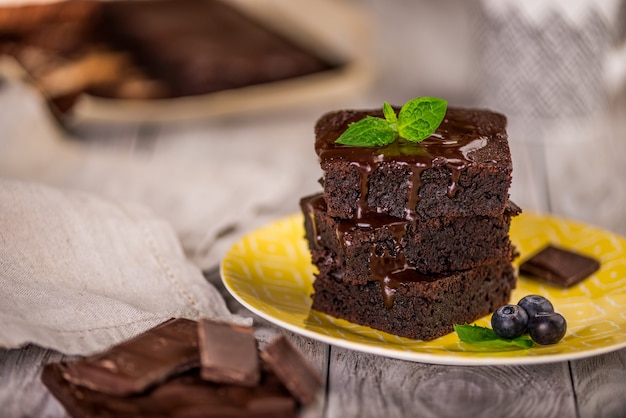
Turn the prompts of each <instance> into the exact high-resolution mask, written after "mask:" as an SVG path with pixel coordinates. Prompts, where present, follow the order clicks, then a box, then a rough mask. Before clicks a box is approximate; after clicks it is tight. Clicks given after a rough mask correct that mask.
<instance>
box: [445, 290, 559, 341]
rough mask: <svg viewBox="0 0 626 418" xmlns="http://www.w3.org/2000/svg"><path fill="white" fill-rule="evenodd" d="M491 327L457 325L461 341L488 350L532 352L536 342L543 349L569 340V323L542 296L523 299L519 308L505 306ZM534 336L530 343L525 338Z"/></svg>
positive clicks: (494, 318)
mask: <svg viewBox="0 0 626 418" xmlns="http://www.w3.org/2000/svg"><path fill="white" fill-rule="evenodd" d="M491 327H492V328H493V329H489V328H486V327H480V326H477V325H473V326H472V325H467V324H466V325H455V326H454V330H455V331H456V333H457V335H458V336H459V339H460V340H461V341H463V342H465V343H469V344H474V345H481V346H488V347H491V348H494V349H500V348H502V349H508V348H511V347H515V346H518V347H522V348H530V347H532V346H533V345H534V343H533V342H535V343H537V344H541V345H549V344H556V343H558V342H559V341H561V339H562V338H563V337H564V336H565V332H566V331H567V322H566V321H565V318H564V317H563V316H562V315H561V314H559V313H557V312H554V307H553V305H552V303H551V302H550V301H549V300H548V299H546V298H544V297H543V296H539V295H528V296H525V297H523V298H522V299H521V300H520V301H519V302H518V303H517V305H512V304H510V305H504V306H501V307H499V308H498V309H496V311H495V312H494V313H493V315H492V316H491ZM524 333H528V334H529V335H530V339H529V338H528V337H526V336H524V335H523V334H524Z"/></svg>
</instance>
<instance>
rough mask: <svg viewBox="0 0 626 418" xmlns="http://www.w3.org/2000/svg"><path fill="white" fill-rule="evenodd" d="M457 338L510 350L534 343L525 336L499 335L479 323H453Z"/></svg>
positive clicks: (466, 341)
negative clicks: (510, 337) (509, 337)
mask: <svg viewBox="0 0 626 418" xmlns="http://www.w3.org/2000/svg"><path fill="white" fill-rule="evenodd" d="M454 330H455V331H456V333H457V335H458V336H459V339H460V340H461V341H463V342H464V343H468V344H472V345H477V346H481V347H486V348H491V349H494V350H510V349H520V348H530V347H533V346H534V345H535V343H533V341H532V340H531V339H530V338H528V337H525V336H522V337H517V338H513V339H506V338H502V337H500V336H499V335H498V334H496V333H495V332H494V331H493V330H492V329H491V328H487V327H481V326H480V325H468V324H465V325H458V324H457V325H455V326H454Z"/></svg>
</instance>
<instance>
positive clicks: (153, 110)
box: [0, 0, 373, 125]
mask: <svg viewBox="0 0 626 418" xmlns="http://www.w3.org/2000/svg"><path fill="white" fill-rule="evenodd" d="M223 1H225V2H227V3H229V4H231V5H233V6H235V7H238V8H241V9H242V10H243V11H244V12H245V13H247V14H249V15H251V16H252V17H254V18H256V19H257V20H259V21H260V22H262V23H263V24H265V25H266V26H268V27H269V28H271V29H273V30H274V31H276V32H278V33H280V34H282V35H283V36H285V37H287V38H288V39H290V40H291V41H293V42H295V43H297V44H300V45H302V46H304V47H306V48H308V49H309V50H311V51H312V52H314V53H316V54H317V55H318V56H320V57H321V58H324V59H327V60H328V61H331V62H339V63H341V65H339V66H337V67H336V68H332V69H329V70H325V71H320V72H317V73H314V74H310V75H305V76H300V77H294V78H289V79H284V80H281V81H275V82H269V83H264V84H256V85H250V86H246V87H240V88H234V89H229V90H221V91H217V92H212V93H208V94H201V95H194V96H184V97H175V98H164V99H117V98H103V97H99V96H95V95H91V94H87V93H83V94H81V95H80V96H79V97H78V98H77V100H76V101H75V103H74V104H73V105H72V107H71V108H70V109H69V110H68V111H67V112H64V113H60V114H59V115H58V116H59V118H60V119H61V120H62V121H63V122H64V123H66V124H68V125H73V124H82V123H89V122H150V121H159V122H165V121H184V120H192V119H202V118H214V117H224V116H229V115H245V114H251V113H258V112H261V111H263V112H266V111H272V110H280V109H287V108H292V107H295V106H299V105H307V104H311V103H313V102H320V101H324V100H337V99H342V98H346V97H349V96H350V95H354V94H357V93H359V92H360V91H362V90H363V89H365V88H366V87H367V86H368V84H369V83H370V81H371V80H372V76H373V74H372V73H373V70H372V65H371V62H370V55H371V53H370V27H369V20H368V16H367V14H366V12H365V11H364V10H363V9H362V7H360V4H359V3H358V2H354V1H352V0H298V1H293V0H223ZM3 61H4V63H5V64H4V65H6V63H7V60H3ZM0 65H3V64H2V63H0ZM5 70H6V69H5ZM9 72H10V71H9ZM44 94H45V92H44Z"/></svg>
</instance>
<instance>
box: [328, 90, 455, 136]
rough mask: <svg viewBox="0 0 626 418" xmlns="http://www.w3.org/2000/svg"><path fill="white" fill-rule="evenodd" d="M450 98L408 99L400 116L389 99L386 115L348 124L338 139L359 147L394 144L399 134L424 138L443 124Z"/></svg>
mask: <svg viewBox="0 0 626 418" xmlns="http://www.w3.org/2000/svg"><path fill="white" fill-rule="evenodd" d="M447 107H448V102H447V101H445V100H443V99H439V98H437V97H418V98H415V99H413V100H410V101H408V102H406V103H405V104H404V105H403V106H402V107H401V108H400V112H399V113H398V115H397V116H396V112H395V110H393V108H392V107H391V105H390V104H389V103H387V102H384V103H383V115H384V116H385V118H384V119H383V118H377V117H374V116H367V117H365V118H363V119H361V120H359V121H357V122H354V123H351V124H350V125H348V129H346V130H345V131H344V132H343V134H341V136H340V137H339V138H337V140H336V141H335V142H337V143H339V144H342V145H351V146H359V147H380V146H384V145H388V144H391V143H392V142H393V141H395V140H396V139H397V138H398V137H401V138H404V139H406V140H408V141H411V142H420V141H423V140H424V139H426V138H428V137H429V136H430V134H432V133H433V132H435V130H436V129H437V128H438V127H439V125H441V121H442V120H443V118H444V117H445V115H446V109H447Z"/></svg>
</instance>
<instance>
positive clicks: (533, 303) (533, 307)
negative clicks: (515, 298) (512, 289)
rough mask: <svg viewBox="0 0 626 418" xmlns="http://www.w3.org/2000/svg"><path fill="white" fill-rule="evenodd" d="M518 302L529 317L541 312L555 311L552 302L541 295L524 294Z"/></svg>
mask: <svg viewBox="0 0 626 418" xmlns="http://www.w3.org/2000/svg"><path fill="white" fill-rule="evenodd" d="M517 304H518V305H519V306H521V307H522V308H523V309H524V310H525V311H526V313H527V314H528V317H529V318H532V317H533V316H535V315H536V314H538V313H539V312H554V306H552V303H551V302H550V301H549V300H548V299H546V298H544V297H543V296H539V295H528V296H524V297H523V298H522V299H520V301H519V302H517Z"/></svg>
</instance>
